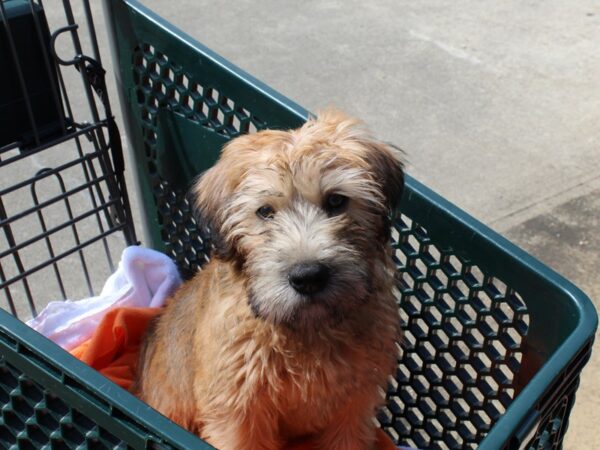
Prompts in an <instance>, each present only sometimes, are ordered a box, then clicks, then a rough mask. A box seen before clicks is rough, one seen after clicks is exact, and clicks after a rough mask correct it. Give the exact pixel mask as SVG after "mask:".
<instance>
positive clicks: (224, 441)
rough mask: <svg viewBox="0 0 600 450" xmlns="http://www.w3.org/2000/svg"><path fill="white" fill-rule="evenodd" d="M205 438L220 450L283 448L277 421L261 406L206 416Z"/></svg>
mask: <svg viewBox="0 0 600 450" xmlns="http://www.w3.org/2000/svg"><path fill="white" fill-rule="evenodd" d="M201 435H202V437H203V438H205V439H207V440H208V442H209V443H210V444H211V445H213V446H215V447H216V448H218V449H219V450H281V449H282V443H281V441H280V437H279V435H278V430H277V420H276V419H274V417H273V415H272V414H271V412H270V411H269V409H268V408H265V407H263V406H261V405H255V406H254V407H249V408H246V409H245V411H239V410H237V411H221V412H220V413H219V414H218V415H217V416H216V417H212V418H208V419H205V421H204V427H203V430H202V433H201Z"/></svg>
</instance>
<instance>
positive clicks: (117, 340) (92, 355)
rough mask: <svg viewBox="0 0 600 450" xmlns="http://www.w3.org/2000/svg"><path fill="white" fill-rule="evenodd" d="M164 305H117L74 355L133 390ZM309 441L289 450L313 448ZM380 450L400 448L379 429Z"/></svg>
mask: <svg viewBox="0 0 600 450" xmlns="http://www.w3.org/2000/svg"><path fill="white" fill-rule="evenodd" d="M159 312H160V308H116V309H113V310H111V311H109V312H108V313H107V314H106V316H104V318H103V319H102V321H101V322H100V325H98V328H97V329H96V331H95V332H94V334H93V336H92V337H91V339H90V340H89V341H86V342H84V343H83V344H81V345H80V346H79V347H76V348H74V349H73V350H71V354H72V355H73V356H75V357H76V358H78V359H80V360H81V361H83V362H84V363H86V364H88V365H89V366H92V367H93V368H94V369H96V370H97V371H98V372H100V373H101V374H102V375H104V376H105V377H107V378H108V379H110V380H111V381H113V382H114V383H116V384H118V385H119V386H121V387H122V388H124V389H127V390H130V389H131V387H132V384H133V380H134V377H135V371H136V368H137V362H138V353H139V349H140V343H141V341H142V338H143V336H144V332H145V331H146V328H147V326H148V324H149V323H150V321H151V320H152V319H153V318H155V317H156V315H157V314H158V313H159ZM312 448H313V445H312V444H311V442H310V441H308V440H305V441H302V442H297V443H294V444H292V445H291V446H289V447H288V450H310V449H312ZM377 449H378V450H397V447H396V446H394V444H393V443H392V441H391V439H390V438H389V437H388V435H387V434H385V433H384V432H383V431H382V430H380V429H379V430H377Z"/></svg>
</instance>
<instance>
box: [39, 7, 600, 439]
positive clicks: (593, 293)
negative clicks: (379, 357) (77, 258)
mask: <svg viewBox="0 0 600 450" xmlns="http://www.w3.org/2000/svg"><path fill="white" fill-rule="evenodd" d="M48 3H51V2H45V4H46V5H48ZM99 3H100V2H94V5H93V8H94V9H95V13H96V18H97V27H98V33H99V35H100V38H101V42H100V44H101V50H102V53H103V54H104V56H105V57H104V63H105V66H108V65H109V64H110V59H109V57H108V55H107V54H106V52H107V48H106V45H107V42H106V39H105V36H104V30H105V28H104V26H103V17H102V11H101V7H100V4H99ZM143 3H144V4H146V5H147V6H149V7H150V8H151V9H153V10H155V11H156V12H157V13H159V14H160V15H162V16H163V17H164V18H166V19H167V20H169V21H171V22H173V23H174V24H175V25H177V26H178V27H179V28H181V29H183V30H184V31H186V32H188V33H189V34H191V35H192V36H193V37H195V38H197V39H198V40H199V41H200V42H202V43H203V44H205V45H207V46H208V47H210V48H212V49H213V50H215V51H216V52H218V53H220V54H221V55H222V56H224V57H225V58H227V59H228V60H230V61H232V62H234V63H235V64H236V65H238V66H240V67H242V68H243V69H245V70H246V71H248V72H250V73H251V74H253V75H254V76H256V77H257V78H259V79H260V80H262V81H264V82H266V83H267V84H268V85H270V86H272V87H273V88H275V89H277V90H278V91H280V92H281V93H283V94H284V95H286V96H288V97H290V98H292V99H293V100H295V101H297V102H298V103H299V104H301V105H303V106H305V107H307V108H308V109H310V110H313V111H317V110H318V109H319V108H322V107H325V106H327V105H336V106H339V107H341V108H343V109H345V110H347V111H348V112H349V113H351V114H353V115H356V116H358V117H361V118H363V119H364V120H365V121H366V122H367V123H368V124H369V126H370V127H371V128H372V129H373V130H374V132H375V133H376V135H377V136H378V137H380V138H382V139H384V140H388V141H391V142H394V143H395V144H397V145H399V146H400V147H402V148H403V149H404V150H405V151H406V154H407V157H408V171H409V173H411V174H412V175H413V176H415V177H416V178H417V179H419V180H420V181H422V182H424V183H425V184H426V185H428V186H429V187H431V188H433V189H434V190H436V191H437V192H438V193H440V194H441V195H442V196H444V197H446V198H447V199H449V200H450V201H452V202H453V203H455V204H457V205H458V206H460V207H461V208H463V209H464V210H466V211H467V212H469V213H471V214H472V215H473V216H475V217H476V218H478V219H480V220H481V221H483V222H484V223H486V224H488V225H489V226H491V227H492V228H494V229H495V230H497V231H499V232H500V233H502V234H504V235H505V236H507V237H508V238H509V239H510V240H512V241H513V242H515V243H516V244H518V245H520V246H522V247H523V248H524V249H526V250H527V251H529V252H531V253H532V254H533V255H535V256H536V257H538V258H539V259H541V260H542V261H544V262H545V263H546V264H548V265H549V266H551V267H553V268H554V269H556V270H557V271H558V272H560V273H562V274H564V275H565V276H566V277H567V278H569V279H570V280H572V281H573V282H574V283H575V284H577V285H578V286H579V287H581V288H582V289H583V290H584V291H585V292H587V293H588V295H589V296H590V297H591V298H592V299H593V300H594V301H595V302H596V303H595V304H596V305H597V306H598V304H599V302H600V276H598V275H597V273H598V269H597V268H598V267H600V233H599V231H600V170H599V168H600V148H599V145H600V143H599V139H598V134H597V132H598V124H599V123H600V91H599V90H598V77H599V76H600V57H599V53H598V42H600V5H599V4H598V3H597V2H596V1H594V0H572V1H569V2H566V1H564V2H558V1H553V2H539V1H533V0H527V1H517V0H506V1H503V2H484V3H482V2H479V1H477V0H466V1H463V2H453V1H449V0H428V1H422V2H408V1H404V0H402V1H399V0H376V1H369V2H365V1H357V0H347V1H344V2H342V1H341V0H325V1H315V0H310V1H304V2H281V1H277V0H268V1H266V0H263V1H261V2H255V1H249V0H239V1H236V2H235V3H224V2H214V1H213V2H209V1H206V0H202V1H199V0H194V1H193V0H180V1H178V2H168V1H165V0H145V1H144V2H143ZM57 5H58V2H57ZM46 8H47V9H48V6H46ZM61 8H62V7H61V6H57V9H56V10H53V11H52V12H51V13H50V16H59V15H60V14H61V13H62V10H61ZM51 18H52V17H51ZM110 81H111V88H113V90H112V92H111V94H112V96H113V98H116V97H115V95H116V93H115V92H114V85H113V84H112V79H111V80H110ZM76 101H77V100H76ZM113 103H114V105H113V106H114V107H115V108H117V105H118V103H117V102H116V101H113ZM597 341H598V343H597V344H596V350H595V353H594V354H593V355H592V361H591V362H590V363H589V365H588V366H587V368H586V369H585V371H584V375H583V378H582V384H581V387H580V389H579V394H578V399H577V403H576V406H575V409H574V411H573V414H572V416H571V421H570V426H569V432H568V433H567V438H566V441H565V446H564V448H565V449H567V450H579V449H595V448H597V447H598V446H599V445H600V427H598V426H597V424H598V423H600V380H599V379H598V376H597V373H598V371H600V348H598V347H600V339H597Z"/></svg>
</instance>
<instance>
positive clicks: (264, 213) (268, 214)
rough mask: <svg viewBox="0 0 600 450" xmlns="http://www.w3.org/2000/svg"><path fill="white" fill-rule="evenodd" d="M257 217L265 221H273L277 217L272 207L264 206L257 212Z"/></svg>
mask: <svg viewBox="0 0 600 450" xmlns="http://www.w3.org/2000/svg"><path fill="white" fill-rule="evenodd" d="M256 215H257V216H258V217H260V218H261V219H263V220H271V219H272V218H273V216H274V215H275V210H274V209H273V207H272V206H271V205H264V206H261V207H260V208H258V209H257V210H256Z"/></svg>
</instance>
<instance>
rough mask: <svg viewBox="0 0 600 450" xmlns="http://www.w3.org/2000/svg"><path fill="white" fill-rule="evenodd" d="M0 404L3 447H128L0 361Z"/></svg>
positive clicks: (21, 449)
mask: <svg viewBox="0 0 600 450" xmlns="http://www.w3.org/2000/svg"><path fill="white" fill-rule="evenodd" d="M0 405H1V407H2V413H1V416H0V447H1V448H4V449H9V450H17V449H18V450H25V449H31V450H38V449H45V450H50V449H52V450H55V449H56V450H62V449H72V448H82V449H83V448H90V449H91V448H93V449H98V450H102V449H107V450H109V449H110V450H112V449H114V450H117V449H119V450H120V449H123V450H125V449H129V448H131V447H129V446H127V445H126V444H124V443H123V442H121V441H120V440H119V439H117V438H116V437H115V436H114V435H112V434H111V433H110V432H109V431H107V430H105V429H104V428H101V427H99V426H98V425H97V424H95V423H94V422H93V421H92V420H90V419H89V418H88V417H86V416H85V415H84V414H82V413H80V412H79V411H77V410H76V409H74V408H70V407H69V406H68V405H67V404H66V403H64V402H63V401H62V400H61V399H60V398H58V397H56V396H53V395H52V394H51V393H49V392H48V391H47V390H44V388H42V387H41V386H39V385H38V384H37V383H35V382H33V381H31V380H30V379H28V378H27V377H26V376H25V375H23V374H22V373H19V371H18V370H17V369H15V368H13V367H12V366H10V365H9V364H8V363H6V362H2V363H0Z"/></svg>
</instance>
